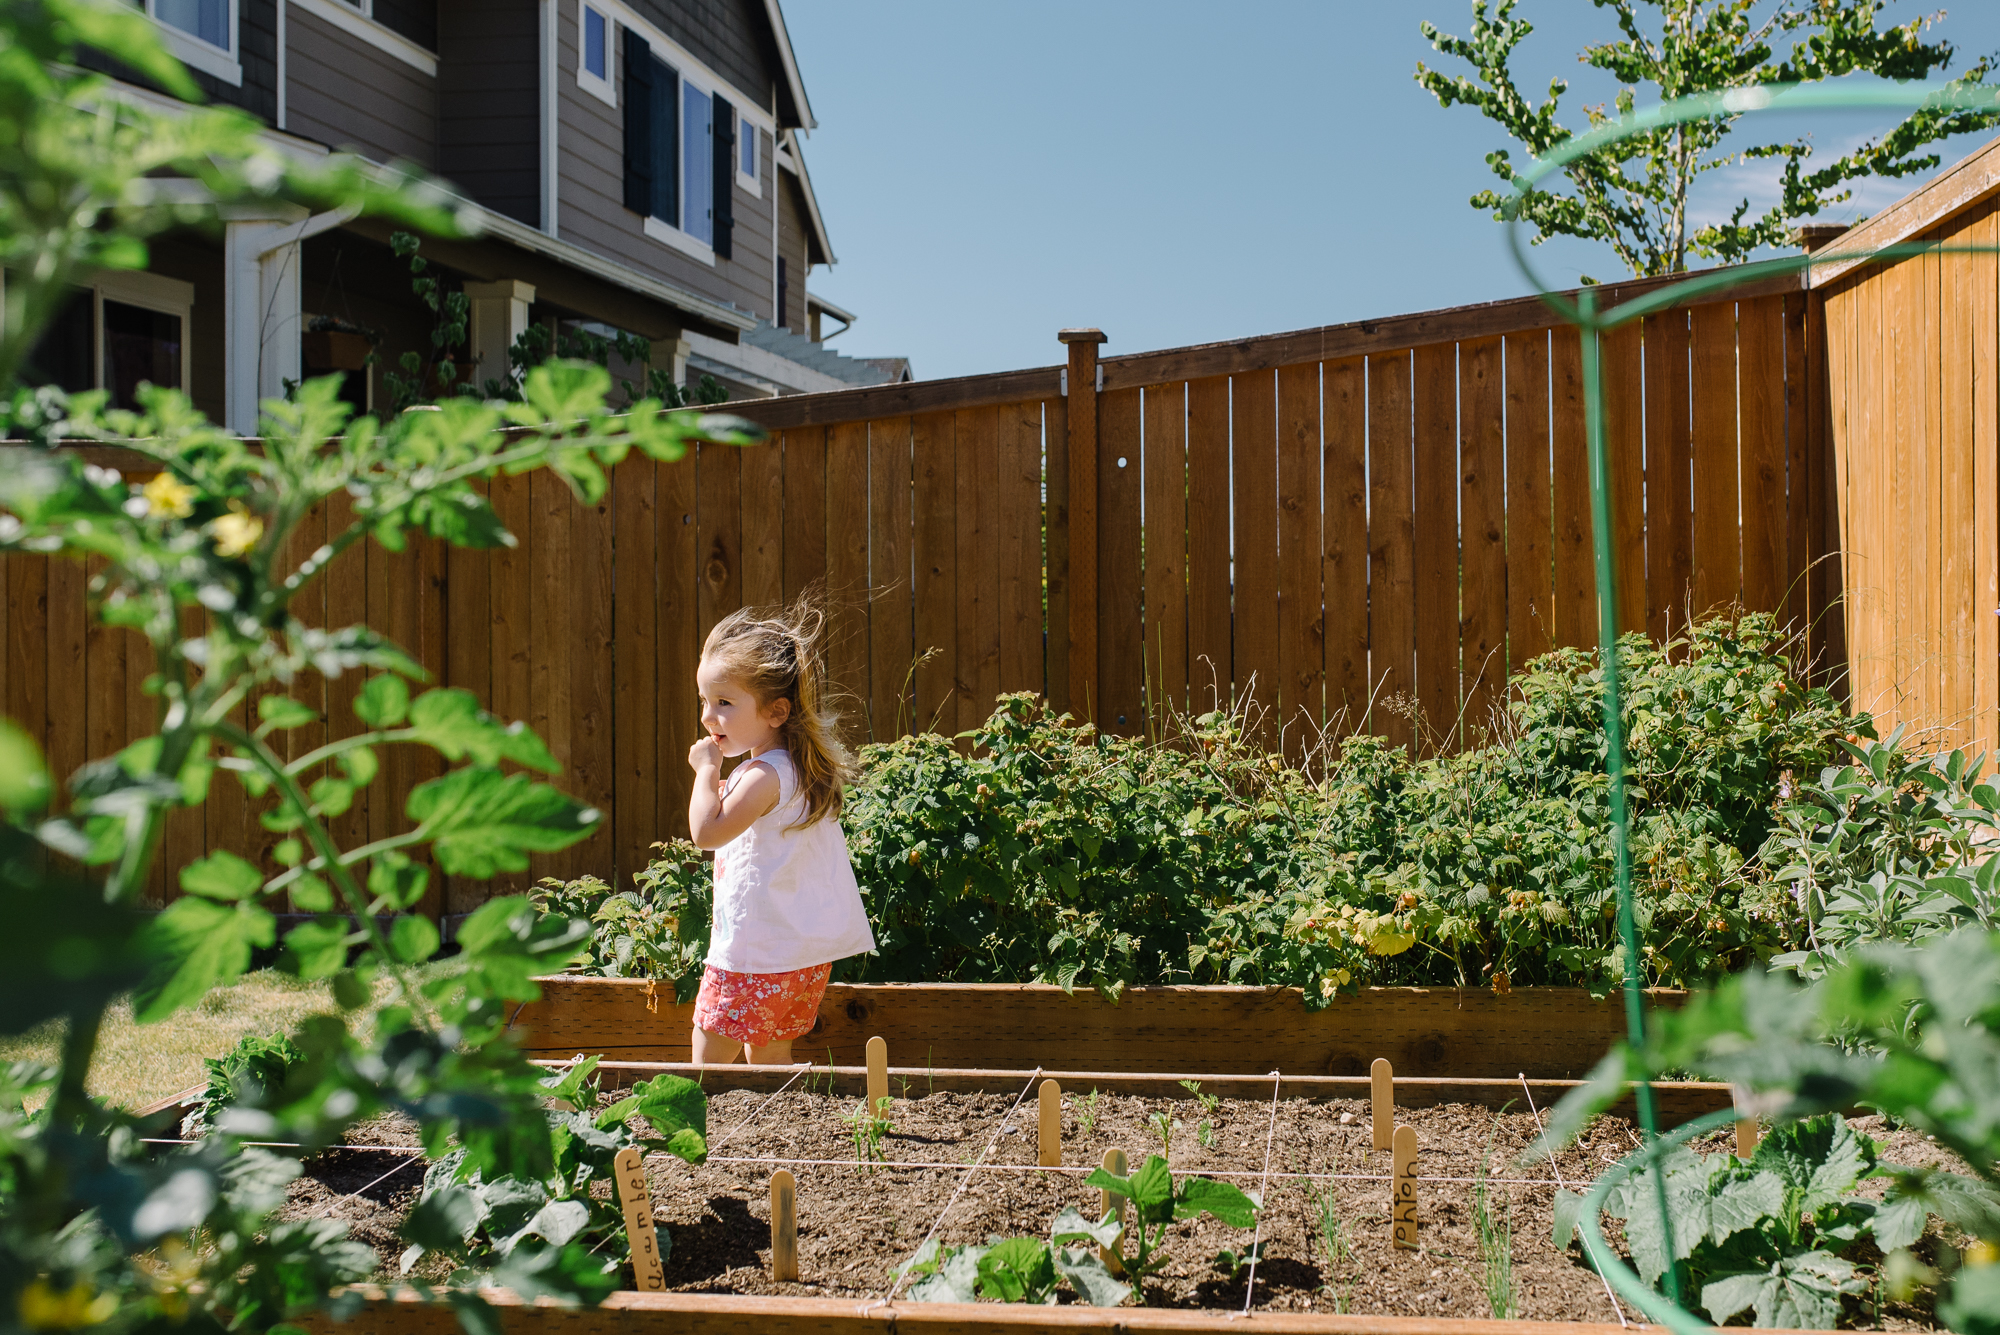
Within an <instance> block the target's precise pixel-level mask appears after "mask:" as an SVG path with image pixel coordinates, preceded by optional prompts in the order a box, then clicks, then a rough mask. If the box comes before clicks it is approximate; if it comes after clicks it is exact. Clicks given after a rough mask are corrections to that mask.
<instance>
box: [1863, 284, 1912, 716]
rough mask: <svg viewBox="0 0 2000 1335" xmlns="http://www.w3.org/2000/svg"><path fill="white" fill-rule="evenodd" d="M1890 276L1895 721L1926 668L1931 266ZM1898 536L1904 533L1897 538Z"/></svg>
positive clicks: (1880, 536)
mask: <svg viewBox="0 0 2000 1335" xmlns="http://www.w3.org/2000/svg"><path fill="white" fill-rule="evenodd" d="M1887 277H1888V282H1887V283H1885V284H1884V292H1883V304H1884V308H1885V309H1884V314H1885V315H1886V316H1887V321H1888V322H1887V326H1886V332H1887V334H1888V343H1889V347H1888V352H1889V358H1888V361H1887V362H1886V364H1885V365H1884V367H1883V371H1884V373H1885V378H1886V380H1887V383H1886V384H1885V385H1884V393H1883V395H1882V397H1881V400H1880V403H1879V406H1878V410H1877V411H1878V413H1880V414H1881V415H1883V416H1885V417H1886V418H1887V419H1888V421H1889V427H1890V430H1891V432H1892V434H1893V439H1894V441H1895V446H1894V452H1893V454H1892V455H1891V456H1890V468H1889V488H1890V490H1889V495H1890V497H1891V498H1892V500H1891V510H1890V514H1891V515H1892V522H1891V524H1890V525H1887V526H1884V528H1883V530H1881V531H1878V532H1877V533H1876V534H1875V535H1874V536H1875V543H1876V550H1877V551H1878V552H1879V553H1880V555H1879V556H1878V557H1877V560H1878V561H1880V562H1885V563H1887V564H1888V565H1889V566H1890V567H1891V571H1892V573H1891V575H1890V580H1889V588H1890V589H1891V590H1892V593H1891V597H1890V601H1889V605H1888V607H1887V609H1886V611H1887V613H1888V616H1887V620H1888V622H1889V636H1888V641H1887V643H1888V647H1889V663H1890V666H1889V677H1888V681H1887V682H1886V683H1885V684H1886V686H1887V689H1888V696H1887V698H1886V699H1885V704H1886V705H1887V707H1888V710H1889V720H1890V723H1891V726H1893V725H1894V723H1895V722H1899V721H1907V720H1908V719H1909V718H1910V714H1909V709H1910V707H1911V706H1912V705H1914V704H1916V703H1917V701H1915V700H1913V699H1912V698H1911V697H1912V695H1913V694H1915V692H1914V690H1913V688H1914V687H1915V684H1916V680H1917V675H1918V668H1917V662H1916V653H1915V651H1916V648H1917V640H1918V633H1919V628H1920V626H1921V624H1922V623H1921V620H1920V619H1919V617H1918V616H1917V614H1916V612H1917V604H1918V600H1919V599H1920V598H1921V597H1922V596H1923V594H1922V590H1921V588H1920V587H1919V584H1920V581H1921V578H1922V575H1921V566H1920V555H1919V553H1920V551H1921V543H1920V540H1919V539H1918V537H1917V527H1916V526H1917V525H1918V524H1919V523H1921V522H1922V521H1923V517H1924V509H1923V502H1922V490H1923V488H1922V480H1921V477H1920V475H1919V472H1918V467H1917V455H1918V452H1919V450H1920V446H1921V442H1922V440H1923V437H1922V435H1921V433H1920V430H1919V426H1918V423H1919V420H1920V414H1921V413H1922V411H1923V406H1922V405H1923V387H1922V384H1921V382H1920V379H1919V372H1918V367H1917V356H1918V354H1917V348H1916V346H1915V344H1916V339H1917V323H1918V319H1919V316H1918V312H1919V310H1920V309H1921V306H1922V302H1923V294H1922V288H1923V273H1922V269H1921V266H1912V265H1910V264H1907V263H1904V264H1898V265H1896V266H1895V267H1894V268H1892V269H1891V270H1890V271H1889V273H1888V275H1887ZM1892 535H1893V536H1892ZM1897 537H1900V538H1902V539H1903V540H1902V541H1896V540H1895V539H1896V538H1897Z"/></svg>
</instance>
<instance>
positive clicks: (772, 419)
mask: <svg viewBox="0 0 2000 1335" xmlns="http://www.w3.org/2000/svg"><path fill="white" fill-rule="evenodd" d="M1062 370H1063V368H1062V367H1060V366H1037V367H1032V368H1030V369H1028V370H1025V371H1001V372H998V373H996V374H988V375H971V376H957V377H954V378H952V379H949V380H915V381H906V382H904V383H902V384H899V385H867V386H863V387H861V388H859V389H836V390H831V391H829V392H827V393H823V394H787V395H784V396H782V397H780V398H775V399H745V400H742V401H740V402H736V403H732V404H730V405H729V409H728V410H729V411H730V412H732V413H736V414H738V415H739V416H743V417H747V418H749V419H750V420H751V421H753V422H756V423H759V424H760V425H762V426H764V427H767V428H769V429H771V430H773V431H793V430H796V429H798V428H800V427H815V426H817V427H825V426H834V425H837V424H839V423H842V422H867V421H872V420H873V419H875V418H878V417H909V416H914V415H916V414H920V413H934V412H959V411H962V410H964V409H967V408H989V407H998V406H1000V405H1001V404H1006V403H1021V402H1023V401H1025V400H1028V399H1048V398H1054V397H1057V396H1059V395H1060V393H1061V388H1060V384H1061V381H1060V377H1061V375H1062ZM1134 383H1143V382H1136V381H1135V382H1134Z"/></svg>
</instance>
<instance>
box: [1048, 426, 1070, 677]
mask: <svg viewBox="0 0 2000 1335" xmlns="http://www.w3.org/2000/svg"><path fill="white" fill-rule="evenodd" d="M1042 517H1043V531H1042V564H1043V569H1044V571H1045V577H1046V579H1047V580H1048V608H1047V613H1046V619H1045V622H1044V626H1045V629H1044V634H1045V635H1046V637H1047V638H1046V646H1047V647H1046V650H1045V652H1044V654H1043V669H1042V670H1043V672H1044V674H1045V678H1046V680H1047V682H1048V691H1047V694H1048V698H1049V703H1050V705H1051V706H1052V707H1053V708H1055V709H1056V710H1058V711H1068V710H1069V709H1070V689H1069V657H1070V640H1069V636H1070V622H1069V616H1070V565H1069V400H1068V399H1066V398H1053V399H1044V400H1042Z"/></svg>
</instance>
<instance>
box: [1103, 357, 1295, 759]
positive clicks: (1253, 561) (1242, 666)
mask: <svg viewBox="0 0 2000 1335" xmlns="http://www.w3.org/2000/svg"><path fill="white" fill-rule="evenodd" d="M1229 396H1230V419H1231V431H1230V457H1231V460H1232V467H1233V469H1234V472H1235V486H1234V488H1233V494H1232V503H1233V504H1234V505H1235V507H1236V581H1235V587H1234V589H1233V590H1232V591H1231V592H1232V595H1233V596H1232V599H1231V601H1232V603H1233V604H1234V606H1235V609H1236V623H1235V632H1236V643H1235V658H1236V690H1237V694H1238V696H1239V697H1240V698H1242V699H1244V700H1245V701H1246V702H1247V703H1248V706H1249V710H1250V715H1251V722H1252V726H1253V728H1254V731H1253V734H1252V735H1253V736H1255V737H1256V738H1257V739H1258V740H1259V741H1260V742H1262V743H1263V744H1264V745H1266V746H1270V745H1274V744H1275V743H1276V741H1277V738H1278V415H1277V414H1278V403H1277V382H1276V379H1275V377H1274V376H1272V374H1271V373H1270V372H1268V371H1262V372H1251V373H1250V374H1248V375H1239V376H1233V377H1231V379H1230V382H1229ZM1100 402H1102V400H1100Z"/></svg>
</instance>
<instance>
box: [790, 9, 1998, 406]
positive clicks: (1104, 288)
mask: <svg viewBox="0 0 2000 1335" xmlns="http://www.w3.org/2000/svg"><path fill="white" fill-rule="evenodd" d="M1768 8H1769V3H1768V0H1767V2H1766V3H1761V4H1759V6H1758V9H1759V12H1760V13H1761V12H1763V11H1766V10H1768ZM1935 9H1936V0H1916V2H1915V3H1913V0H1901V3H1894V4H1891V5H1890V6H1889V7H1888V11H1887V16H1888V21H1903V20H1906V19H1907V18H1909V17H1912V16H1914V15H1916V14H1918V13H1931V12H1935ZM1470 10H1471V6H1470V3H1469V0H1436V2H1435V3H1433V2H1432V0H1420V2H1419V3H1411V2H1410V0H1387V2H1386V3H1377V4H1362V3H1356V2H1355V0H1236V2H1235V3H1233V4H1230V5H1227V6H1224V5H1219V4H1215V3H1212V2H1211V3H1206V4H1197V3H1190V2H1186V0H1117V2H1116V3H1114V2H1113V0H1066V2H1065V3H1047V2H1045V0H1006V2H1005V3H991V2H990V0H989V2H988V3H983V4H972V3H965V2H964V0H789V3H787V4H786V5H785V17H786V21H787V23H788V25H789V27H790V29H791V34H792V40H793V44H794V46H795V48H796V49H797V52H798V57H799V64H800V67H801V69H802V71H803V73H804V76H805V80H806V88H807V91H808V94H809V95H810V96H811V98H812V103H813V110H814V112H815V114H816V116H817V117H818V120H819V123H820V129H818V130H817V131H815V132H814V133H813V134H812V136H811V137H810V139H808V140H807V141H806V144H805V153H806V160H807V164H808V166H809V168H810V170H811V172H812V177H813V184H814V187H815V190H816V191H817V193H818V197H819V201H820V207H821V210H822V212H823V213H824V215H825V217H826V222H827V227H828V230H829V231H830V233H831V235H832V240H833V247H834V251H835V253H836V255H837V256H838V258H839V264H838V265H837V266H835V267H834V268H833V269H831V270H828V269H819V270H815V271H814V273H813V275H812V278H811V286H812V290H813V291H814V292H816V293H819V294H820V295H823V296H825V297H826V298H827V299H829V300H831V301H834V302H837V303H839V304H840V305H843V306H846V307H848V308H849V309H851V310H854V311H856V312H857V313H858V314H859V315H860V317H861V319H860V321H859V322H858V323H857V324H856V326H855V327H854V329H853V330H852V331H851V332H848V333H846V334H844V335H842V336H841V337H840V338H838V339H837V340H836V341H835V342H834V343H833V345H832V346H833V347H835V348H836V349H839V350H840V351H843V352H847V353H850V354H855V355H867V356H881V355H888V354H902V355H905V356H908V357H910V358H911V359H912V361H913V362H914V364H915V367H916V371H917V374H918V375H919V376H921V377H923V378H925V379H932V378H938V377H943V376H953V375H970V374H975V373H978V372H982V371H997V370H1006V369H1010V368H1015V367H1021V366H1036V365H1047V364H1051V363H1054V362H1056V361H1058V360H1060V357H1061V353H1060V349H1059V346H1058V345H1057V343H1056V341H1055V331H1056V330H1057V329H1058V328H1061V327H1063V326H1066V325H1097V326H1099V327H1101V328H1103V329H1104V331H1105V333H1106V334H1107V335H1108V337H1109V339H1110V343H1109V345H1108V346H1107V347H1106V348H1105V352H1106V353H1107V354H1110V353H1119V352H1137V351H1142V350H1145V349H1149V348H1160V347H1172V346H1176V345H1179V344H1185V343H1200V342H1210V341H1213V340H1218V339H1227V338H1238V337H1244V336H1247V335H1252V334H1261V333H1271V332H1275V331H1279V330H1285V329H1298V328H1304V327H1308V326H1311V325H1319V324H1330V323H1337V322H1340V321H1345V320H1355V319H1364V318H1368V317H1371V316H1382V315H1393V314H1398V313H1401V312H1405V311H1417V310H1426V309H1430V308H1433V307H1440V306H1455V305H1460V304H1463V303H1467V302H1475V301H1490V300H1494V299H1497V298H1502V297H1510V296H1515V295H1518V294H1520V293H1521V292H1523V291H1525V290H1527V289H1526V288H1525V286H1524V284H1523V281H1522V279H1521V277H1520V275H1519V273H1518V271H1517V270H1515V268H1514V267H1513V264H1512V261H1511V260H1510V259H1509V258H1508V256H1507V254H1506V250H1505V247H1504V245H1503V242H1502V236H1501V228H1500V225H1499V224H1497V223H1494V222H1492V221H1491V220H1490V219H1489V218H1487V217H1486V216H1485V215H1484V214H1482V213H1480V212H1477V211H1475V210H1474V209H1472V208H1470V207H1469V206H1468V205H1467V204H1466V202H1465V201H1466V199H1467V198H1468V197H1469V196H1470V195H1472V194H1473V193H1474V192H1475V191H1477V190H1480V189H1483V188H1485V187H1486V186H1487V185H1488V184H1489V183H1491V182H1492V181H1493V178H1492V177H1491V175H1490V174H1489V172H1488V169H1487V167H1486V164H1485V161H1484V159H1485V156H1486V154H1487V153H1488V152H1490V151H1492V150H1493V149H1495V148H1498V147H1501V146H1503V143H1504V138H1503V136H1502V135H1501V134H1500V132H1499V131H1498V130H1497V129H1495V128H1493V127H1491V126H1490V125H1489V123H1488V122H1486V121H1485V120H1484V119H1483V118H1482V117H1481V116H1480V115H1479V114H1478V113H1477V112H1475V111H1472V110H1470V109H1468V108H1464V107H1454V108H1452V109H1450V110H1448V111H1447V110H1445V109H1442V108H1440V107H1439V106H1438V105H1437V104H1436V102H1435V101H1433V100H1432V99H1431V97H1430V96H1429V94H1427V93H1425V92H1424V91H1423V90H1422V89H1421V88H1419V87H1418V86H1417V85H1416V83H1415V82H1414V80H1413V79H1412V78H1411V74H1412V72H1413V70H1414V69H1415V67H1416V64H1417V62H1418V61H1419V60H1424V61H1426V62H1427V63H1430V64H1432V65H1434V66H1439V67H1441V68H1445V69H1447V70H1450V69H1452V63H1451V62H1447V61H1444V60H1443V58H1442V57H1439V56H1438V55H1437V54H1436V53H1434V52H1433V51H1432V50H1431V49H1430V45H1429V43H1428V42H1426V41H1425V40H1424V39H1423V37H1422V35H1421V34H1420V33H1419V32H1418V30H1417V24H1418V22H1419V20H1421V19H1423V18H1430V19H1431V20H1432V21H1433V22H1435V23H1436V24H1437V25H1438V26H1439V27H1441V28H1443V29H1444V30H1445V31H1447V32H1457V33H1461V34H1462V33H1463V32H1465V31H1466V30H1467V28H1468V27H1469V22H1468V20H1469V15H1470ZM1516 12H1517V15H1518V16H1520V17H1525V18H1528V19H1530V20H1532V21H1535V22H1536V24H1537V31H1536V32H1535V34H1534V35H1533V36H1531V37H1530V38H1528V39H1527V41H1526V42H1524V43H1523V44H1522V47H1521V48H1520V50H1519V51H1518V52H1517V53H1516V65H1515V69H1516V75H1517V81H1518V83H1519V84H1520V86H1521V87H1522V88H1523V89H1524V90H1530V89H1532V90H1534V91H1535V92H1536V93H1537V95H1538V96H1539V94H1540V92H1541V91H1542V90H1543V89H1545V88H1546V86H1547V83H1548V80H1549V78H1550V77H1551V76H1553V75H1556V74H1562V75H1563V76H1564V77H1567V78H1568V79H1569V80H1570V82H1571V85H1572V89H1571V92H1570V93H1569V94H1568V95H1567V96H1566V97H1565V98H1564V101H1563V107H1564V111H1563V114H1562V119H1563V121H1564V123H1565V124H1570V125H1577V124H1581V123H1583V121H1584V116H1583V112H1582V105H1583V103H1584V102H1585V101H1592V102H1596V101H1603V100H1605V99H1606V98H1608V97H1609V96H1610V94H1611V93H1612V92H1613V91H1614V89H1613V88H1612V86H1611V85H1610V84H1609V82H1608V81H1603V82H1593V80H1594V79H1595V78H1596V76H1595V72H1594V71H1591V70H1588V69H1586V68H1584V67H1582V66H1580V65H1578V64H1577V63H1576V60H1575V55H1576V52H1577V51H1578V50H1580V49H1581V48H1582V47H1583V46H1584V45H1585V44H1586V43H1588V42H1591V41H1596V40H1603V39H1604V38H1607V37H1609V36H1611V35H1612V34H1613V31H1614V30H1613V27H1612V23H1611V19H1610V16H1609V15H1608V14H1607V13H1606V12H1605V11H1602V10H1598V9H1596V8H1594V7H1593V6H1592V5H1590V4H1588V3H1586V0H1520V4H1519V6H1518V8H1517V11H1516ZM1936 35H1942V36H1944V37H1947V38H1949V39H1950V40H1952V41H1953V42H1954V43H1955V44H1956V45H1957V47H1958V50H1959V57H1958V59H1957V60H1956V61H1954V63H1953V70H1954V71H1956V70H1959V69H1962V68H1963V67H1964V66H1965V65H1966V64H1968V63H1970V62H1971V60H1973V59H1974V58H1976V57H1977V56H1978V55H1980V54H1981V53H1985V52H1993V51H1996V50H2000V5H1996V4H1992V3H1990V0H1987V2H1986V3H1980V4H1974V3H1971V0H1955V4H1954V5H1953V7H1952V10H1951V11H1950V12H1949V13H1948V14H1947V17H1946V18H1945V19H1944V21H1943V22H1942V23H1941V24H1940V25H1939V27H1938V28H1937V29H1936ZM1878 121H1879V118H1877V119H1876V120H1871V119H1870V118H1868V117H1865V116H1862V115H1859V114H1856V113H1846V114H1843V115H1840V116H1833V117H1828V118H1826V119H1824V120H1823V121H1821V122H1820V123H1818V124H1816V125H1814V126H1812V127H1810V128H1811V129H1812V131H1813V133H1814V135H1815V140H1816V143H1818V144H1819V145H1821V146H1822V147H1823V149H1827V150H1835V151H1837V150H1839V149H1841V148H1843V147H1845V146H1846V145H1847V144H1849V143H1851V142H1853V141H1855V140H1856V139H1858V138H1859V137H1861V136H1863V135H1866V134H1867V133H1869V132H1870V130H1871V128H1874V127H1875V126H1876V125H1877V123H1878ZM1977 142H1979V140H1978V139H1969V140H1967V141H1966V142H1962V143H1958V144H1952V145H1947V146H1946V148H1945V153H1946V161H1947V162H1950V161H1952V160H1954V159H1955V158H1957V157H1959V156H1962V155H1963V153H1964V152H1966V151H1967V150H1969V149H1970V148H1972V147H1974V146H1975V145H1976V143H1977ZM1515 156H1516V158H1517V159H1518V158H1519V157H1520V154H1519V152H1518V151H1517V152H1516V155H1515ZM1725 177H1733V178H1734V179H1729V180H1725V179H1724V178H1725ZM1706 179H1707V186H1706V191H1705V194H1704V197H1703V199H1702V200H1701V201H1699V202H1702V203H1706V204H1708V205H1710V206H1711V207H1716V208H1718V209H1719V210H1721V211H1726V206H1727V204H1729V203H1733V202H1734V200H1735V199H1736V198H1738V197H1740V196H1742V195H1743V194H1745V193H1749V194H1751V195H1752V196H1753V198H1754V197H1757V196H1758V195H1759V193H1760V189H1759V187H1760V186H1761V185H1762V183H1763V179H1768V178H1763V179H1760V177H1759V176H1758V175H1757V173H1755V172H1754V171H1753V170H1752V169H1748V168H1745V169H1731V170H1730V171H1728V172H1718V173H1715V174H1713V175H1711V176H1710V177H1708V178H1706ZM1914 184H1915V183H1914V182H1880V183H1873V184H1871V186H1870V187H1869V188H1868V189H1867V190H1866V191H1865V192H1864V195H1863V196H1862V197H1860V198H1857V200H1856V201H1855V202H1854V203H1853V204H1851V205H1849V206H1848V214H1849V216H1852V215H1853V213H1854V212H1855V211H1856V210H1858V211H1859V212H1861V213H1869V212H1873V211H1875V210H1878V209H1880V208H1881V207H1882V206H1883V205H1884V204H1886V203H1888V202H1890V201H1892V200H1894V199H1896V198H1898V197H1900V196H1901V195H1902V194H1904V193H1906V191H1907V190H1908V189H1910V188H1912V187H1913V185H1914ZM1537 257H1538V259H1539V260H1540V261H1541V262H1542V263H1544V264H1545V265H1546V266H1547V272H1549V273H1550V274H1551V276H1552V277H1553V278H1556V279H1561V280H1564V281H1573V280H1574V278H1575V277H1576V275H1577V274H1579V273H1589V274H1592V275H1593V276H1595V277H1598V278H1603V279H1609V278H1615V277H1618V276H1621V275H1622V273H1623V272H1624V271H1623V269H1622V268H1621V266H1620V265H1619V264H1618V263H1617V261H1616V260H1615V259H1614V258H1613V257H1611V255H1610V253H1609V251H1608V250H1607V249H1604V248H1601V247H1594V246H1587V245H1583V244H1581V243H1574V244H1565V245H1550V246H1545V247H1543V248H1541V250H1540V251H1539V252H1537Z"/></svg>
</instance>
